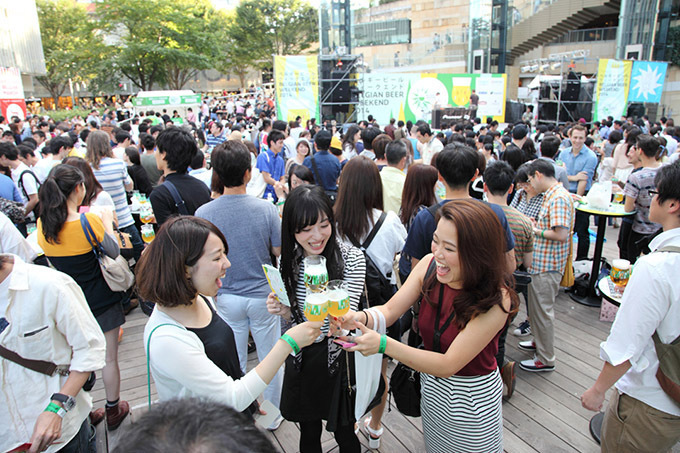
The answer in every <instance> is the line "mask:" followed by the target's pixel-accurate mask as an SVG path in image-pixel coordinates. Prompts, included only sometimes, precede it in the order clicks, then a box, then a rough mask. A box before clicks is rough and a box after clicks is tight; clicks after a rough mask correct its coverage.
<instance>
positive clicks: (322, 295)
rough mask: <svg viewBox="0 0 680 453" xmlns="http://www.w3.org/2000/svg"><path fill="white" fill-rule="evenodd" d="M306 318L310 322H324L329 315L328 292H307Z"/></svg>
mask: <svg viewBox="0 0 680 453" xmlns="http://www.w3.org/2000/svg"><path fill="white" fill-rule="evenodd" d="M304 311H305V317H306V318H307V320H308V321H313V322H323V321H324V319H326V315H328V294H327V292H326V291H319V292H311V291H307V297H306V298H305V310H304Z"/></svg>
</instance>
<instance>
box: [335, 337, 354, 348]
mask: <svg viewBox="0 0 680 453" xmlns="http://www.w3.org/2000/svg"><path fill="white" fill-rule="evenodd" d="M333 343H337V344H339V345H340V346H342V347H343V348H352V347H354V346H356V345H357V344H356V343H350V342H348V341H342V340H338V339H337V338H336V339H335V340H333Z"/></svg>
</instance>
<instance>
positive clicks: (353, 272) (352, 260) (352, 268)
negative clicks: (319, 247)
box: [343, 246, 366, 311]
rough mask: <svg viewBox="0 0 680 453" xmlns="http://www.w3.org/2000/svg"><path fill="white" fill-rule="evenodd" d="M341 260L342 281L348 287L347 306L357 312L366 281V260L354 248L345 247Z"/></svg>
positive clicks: (359, 251)
mask: <svg viewBox="0 0 680 453" xmlns="http://www.w3.org/2000/svg"><path fill="white" fill-rule="evenodd" d="M343 259H344V260H345V271H344V275H343V277H344V278H343V279H344V280H345V283H347V287H348V288H347V289H348V291H347V292H348V293H349V305H350V308H351V309H352V310H354V311H357V310H358V309H359V298H360V297H361V293H362V291H363V290H364V281H365V280H366V260H365V259H364V254H363V253H362V252H361V250H359V249H358V248H356V247H354V246H349V247H347V250H346V252H345V253H343Z"/></svg>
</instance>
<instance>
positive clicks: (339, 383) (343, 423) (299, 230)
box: [267, 185, 366, 453]
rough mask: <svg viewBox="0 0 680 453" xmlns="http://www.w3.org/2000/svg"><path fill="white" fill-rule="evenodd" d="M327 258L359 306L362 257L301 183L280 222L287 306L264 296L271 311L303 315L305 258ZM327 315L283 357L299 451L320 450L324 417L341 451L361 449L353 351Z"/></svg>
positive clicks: (318, 197) (319, 197) (286, 405)
mask: <svg viewBox="0 0 680 453" xmlns="http://www.w3.org/2000/svg"><path fill="white" fill-rule="evenodd" d="M312 255H322V256H324V257H325V258H326V263H327V268H328V278H329V280H335V279H340V280H343V281H344V282H345V283H346V284H347V292H348V293H349V296H350V308H351V309H352V310H357V309H358V306H359V297H360V296H361V291H362V290H363V288H364V278H365V275H366V262H365V260H364V255H363V253H362V252H361V250H359V249H358V248H356V247H354V246H351V245H347V244H343V243H341V242H340V241H339V240H338V239H337V235H336V225H335V219H334V217H333V208H332V206H331V203H330V200H329V198H328V197H327V196H326V194H325V192H324V190H323V188H321V187H319V186H311V185H303V186H300V187H297V188H295V189H293V191H291V193H290V195H289V196H288V198H287V200H286V204H285V205H284V208H283V218H282V223H281V266H280V267H281V276H282V278H283V282H284V285H285V287H286V292H287V293H288V298H289V299H290V303H291V307H286V306H285V305H283V304H281V303H280V302H279V301H278V300H277V299H276V297H275V296H274V294H273V293H272V294H270V295H269V297H268V298H267V309H268V310H269V312H270V313H273V314H277V315H281V316H283V317H284V318H285V319H289V320H292V321H293V323H295V324H300V323H302V322H304V321H306V318H305V314H304V311H303V309H304V303H305V297H306V290H305V284H304V277H303V275H304V261H303V258H304V257H306V256H312ZM328 329H329V324H328V318H327V319H326V320H325V321H324V324H323V327H322V328H321V332H322V334H321V336H319V338H317V340H316V341H315V343H314V344H312V345H310V346H308V347H306V348H304V349H303V350H302V351H300V353H299V354H297V355H296V356H291V357H289V358H288V359H287V360H286V370H285V373H284V377H283V390H282V393H281V415H283V417H284V418H285V419H286V420H290V421H294V422H297V423H299V425H300V451H301V452H302V453H306V452H317V451H321V430H322V420H326V430H328V431H331V432H333V433H334V435H335V440H336V441H337V442H338V445H339V446H340V452H342V453H345V452H347V453H359V452H360V451H361V444H360V443H359V439H358V438H357V436H356V434H355V432H354V423H355V421H356V420H355V419H354V395H355V392H354V391H353V390H352V387H353V386H355V385H356V382H355V377H354V354H353V353H349V352H347V351H344V350H343V349H342V348H341V347H340V346H339V345H337V344H336V343H334V342H332V341H329V338H328Z"/></svg>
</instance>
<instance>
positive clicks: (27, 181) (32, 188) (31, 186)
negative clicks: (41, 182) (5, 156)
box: [21, 173, 38, 196]
mask: <svg viewBox="0 0 680 453" xmlns="http://www.w3.org/2000/svg"><path fill="white" fill-rule="evenodd" d="M33 174H34V175H35V173H33ZM36 177H37V176H36ZM21 183H22V184H23V186H24V190H25V191H26V195H28V196H31V195H34V194H37V193H38V186H37V185H36V183H35V178H34V177H33V176H32V175H30V174H28V173H24V176H23V177H22V178H21Z"/></svg>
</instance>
